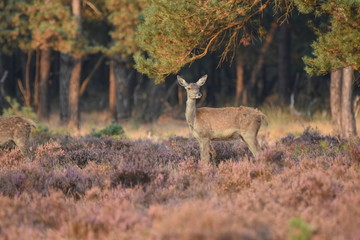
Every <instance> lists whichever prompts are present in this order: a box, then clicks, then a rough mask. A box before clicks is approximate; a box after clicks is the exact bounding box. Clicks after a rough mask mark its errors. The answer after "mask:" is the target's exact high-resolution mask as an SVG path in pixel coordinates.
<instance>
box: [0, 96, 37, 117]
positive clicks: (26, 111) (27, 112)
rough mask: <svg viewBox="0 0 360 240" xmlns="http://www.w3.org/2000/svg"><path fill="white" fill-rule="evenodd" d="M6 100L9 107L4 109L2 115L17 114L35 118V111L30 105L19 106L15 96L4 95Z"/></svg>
mask: <svg viewBox="0 0 360 240" xmlns="http://www.w3.org/2000/svg"><path fill="white" fill-rule="evenodd" d="M6 101H7V102H8V103H9V104H10V106H11V107H9V108H6V109H4V112H3V114H2V115H3V116H9V115H18V116H23V117H26V118H29V119H31V120H36V113H35V112H34V111H33V110H32V108H31V107H26V106H21V105H20V103H19V102H18V101H17V100H16V99H15V98H10V97H6Z"/></svg>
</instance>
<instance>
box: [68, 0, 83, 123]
mask: <svg viewBox="0 0 360 240" xmlns="http://www.w3.org/2000/svg"><path fill="white" fill-rule="evenodd" d="M72 13H73V15H74V17H75V19H76V21H77V28H78V33H77V34H78V36H80V35H81V28H82V26H81V1H80V0H73V1H72ZM81 67H82V61H81V57H74V59H73V69H72V72H71V77H70V83H69V84H70V85H69V122H68V127H69V128H73V129H79V127H80V119H79V118H80V112H79V98H80V77H81Z"/></svg>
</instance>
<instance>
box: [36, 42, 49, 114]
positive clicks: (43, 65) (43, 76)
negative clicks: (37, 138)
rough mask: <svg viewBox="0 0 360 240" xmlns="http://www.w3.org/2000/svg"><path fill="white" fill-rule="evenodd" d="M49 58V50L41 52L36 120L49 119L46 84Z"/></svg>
mask: <svg viewBox="0 0 360 240" xmlns="http://www.w3.org/2000/svg"><path fill="white" fill-rule="evenodd" d="M50 56H51V50H50V49H49V48H46V49H44V50H41V56H40V84H39V103H38V104H39V105H38V111H37V115H38V119H47V118H48V117H49V111H48V110H49V106H48V82H49V75H50V66H51V61H50Z"/></svg>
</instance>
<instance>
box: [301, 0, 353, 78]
mask: <svg viewBox="0 0 360 240" xmlns="http://www.w3.org/2000/svg"><path fill="white" fill-rule="evenodd" d="M295 3H296V6H297V7H298V9H299V11H301V12H303V13H310V12H314V14H315V15H328V16H329V24H328V26H327V27H326V28H325V29H318V31H317V34H318V39H317V40H316V41H315V42H314V43H313V44H312V47H313V49H314V51H313V55H314V57H304V62H305V63H306V65H307V66H306V68H305V70H306V71H307V72H308V73H309V74H311V75H317V74H325V73H328V72H329V71H330V70H331V69H337V68H341V67H345V66H352V67H353V68H354V69H359V67H360V41H359V39H360V25H359V22H360V1H355V0H341V1H333V0H327V1H322V2H321V3H319V1H315V0H312V1H304V0H295Z"/></svg>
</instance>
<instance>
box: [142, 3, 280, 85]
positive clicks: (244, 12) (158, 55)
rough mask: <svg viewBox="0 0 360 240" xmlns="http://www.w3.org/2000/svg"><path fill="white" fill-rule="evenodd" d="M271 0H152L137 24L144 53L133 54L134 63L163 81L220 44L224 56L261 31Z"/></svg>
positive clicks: (223, 57) (248, 41)
mask: <svg viewBox="0 0 360 240" xmlns="http://www.w3.org/2000/svg"><path fill="white" fill-rule="evenodd" d="M273 2H274V1H270V0H267V1H261V0H256V1H253V0H251V1H250V0H245V1H244V0H227V1H215V0H211V1H210V0H208V1H197V0H175V1H167V0H154V1H152V3H151V4H150V6H149V7H148V8H146V9H145V10H144V21H143V22H142V23H141V24H140V26H139V27H138V29H137V43H138V45H139V47H140V48H141V49H142V50H143V52H142V53H137V54H136V55H135V61H136V68H137V69H138V70H139V71H141V72H143V73H145V74H147V75H148V76H150V77H153V78H156V79H158V80H163V79H164V77H166V76H167V75H169V74H172V73H177V72H178V71H179V70H180V69H181V67H183V66H184V65H186V64H188V63H191V62H193V61H194V60H196V59H199V58H202V57H204V56H205V55H206V54H207V53H209V52H211V51H214V50H217V49H219V48H221V49H223V51H222V54H221V60H224V59H226V57H227V56H228V53H230V52H231V53H234V52H235V51H234V50H235V49H236V47H237V46H238V45H239V44H243V45H248V44H250V43H251V41H252V36H253V35H254V34H258V33H259V32H261V30H262V27H261V25H260V22H259V19H261V14H262V13H263V12H264V10H265V9H266V7H268V6H269V5H270V4H271V3H273ZM275 2H276V3H278V1H275Z"/></svg>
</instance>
